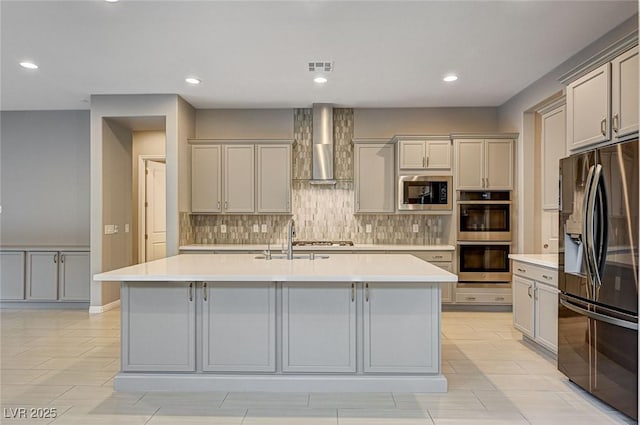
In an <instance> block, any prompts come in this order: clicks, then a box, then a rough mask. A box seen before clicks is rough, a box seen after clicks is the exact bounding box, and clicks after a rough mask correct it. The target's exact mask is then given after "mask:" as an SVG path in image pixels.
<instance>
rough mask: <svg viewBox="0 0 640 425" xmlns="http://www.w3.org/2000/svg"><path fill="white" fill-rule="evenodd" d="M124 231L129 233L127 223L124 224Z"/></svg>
mask: <svg viewBox="0 0 640 425" xmlns="http://www.w3.org/2000/svg"><path fill="white" fill-rule="evenodd" d="M124 232H125V233H129V223H127V224H125V225H124Z"/></svg>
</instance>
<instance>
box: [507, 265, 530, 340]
mask: <svg viewBox="0 0 640 425" xmlns="http://www.w3.org/2000/svg"><path fill="white" fill-rule="evenodd" d="M512 286H513V326H515V328H516V329H518V330H519V331H520V332H522V333H523V334H525V335H527V336H528V337H531V338H533V337H534V334H533V314H534V313H533V289H534V288H533V281H532V280H529V279H525V278H523V277H520V276H513V284H512Z"/></svg>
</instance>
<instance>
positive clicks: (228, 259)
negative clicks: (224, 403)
mask: <svg viewBox="0 0 640 425" xmlns="http://www.w3.org/2000/svg"><path fill="white" fill-rule="evenodd" d="M95 280H99V281H121V282H122V284H121V315H122V325H121V329H122V331H121V344H122V352H121V354H122V358H121V371H120V373H119V374H118V375H117V377H116V378H115V388H116V390H122V391H154V390H155V391H167V390H172V391H372V392H377V391H399V392H402V391H409V392H445V391H446V390H447V381H446V378H445V377H444V376H443V375H442V367H441V353H440V285H441V284H443V283H447V282H455V281H456V280H457V277H456V276H455V275H453V274H451V273H449V272H447V271H445V270H442V269H440V268H438V267H436V266H434V265H432V264H429V263H427V262H424V261H422V260H420V259H418V258H415V257H413V256H411V255H405V254H395V255H392V254H351V255H335V256H329V258H320V256H316V257H315V259H310V258H309V256H304V258H298V259H294V260H286V259H277V258H274V259H271V260H267V259H264V257H262V256H258V257H256V255H254V254H249V255H246V254H235V255H234V254H228V255H225V254H217V255H211V254H184V255H177V256H174V257H169V258H165V259H162V260H156V261H152V262H149V263H145V264H139V265H135V266H130V267H126V268H122V269H119V270H114V271H110V272H106V273H101V274H98V275H96V276H95Z"/></svg>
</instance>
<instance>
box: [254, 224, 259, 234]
mask: <svg viewBox="0 0 640 425" xmlns="http://www.w3.org/2000/svg"><path fill="white" fill-rule="evenodd" d="M259 231H260V226H258V225H257V224H254V225H253V233H258V232H259Z"/></svg>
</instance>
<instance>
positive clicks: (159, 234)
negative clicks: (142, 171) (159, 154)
mask: <svg viewBox="0 0 640 425" xmlns="http://www.w3.org/2000/svg"><path fill="white" fill-rule="evenodd" d="M145 193H146V204H145V205H146V211H145V227H146V230H145V235H146V247H145V257H146V258H145V261H152V260H157V259H158V258H164V257H166V255H167V183H166V164H164V163H162V162H157V161H147V175H146V188H145Z"/></svg>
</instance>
